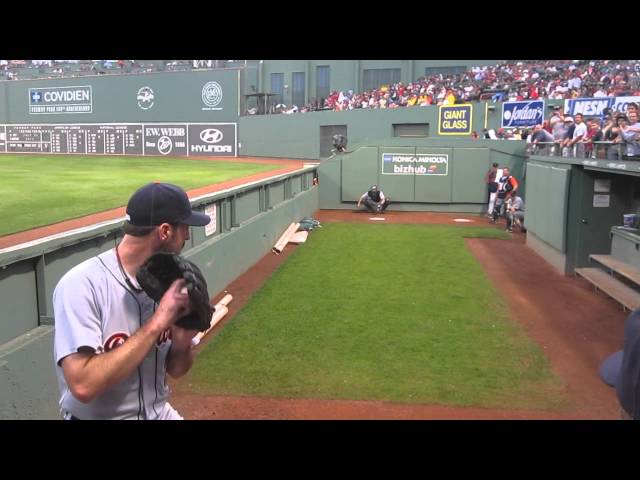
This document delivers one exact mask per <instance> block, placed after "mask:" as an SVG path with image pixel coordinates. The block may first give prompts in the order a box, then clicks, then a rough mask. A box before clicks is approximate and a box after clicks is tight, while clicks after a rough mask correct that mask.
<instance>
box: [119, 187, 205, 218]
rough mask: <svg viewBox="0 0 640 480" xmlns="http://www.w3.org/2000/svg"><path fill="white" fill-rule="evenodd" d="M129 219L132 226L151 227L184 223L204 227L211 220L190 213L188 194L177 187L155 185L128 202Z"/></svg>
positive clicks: (133, 196)
mask: <svg viewBox="0 0 640 480" xmlns="http://www.w3.org/2000/svg"><path fill="white" fill-rule="evenodd" d="M127 216H128V219H127V220H128V221H129V223H130V224H131V225H135V226H136V227H152V226H155V225H160V224H162V223H182V224H184V225H191V226H195V227H204V226H205V225H207V224H208V223H209V222H210V221H211V218H210V217H209V215H205V214H204V213H199V212H194V211H193V210H191V202H190V201H189V197H188V196H187V193H186V192H185V191H184V190H182V189H181V188H180V187H178V186H177V185H172V184H170V183H160V182H153V183H148V184H146V185H145V186H143V187H141V188H139V189H138V190H137V191H136V192H135V193H134V194H133V195H132V196H131V198H130V199H129V203H128V204H127Z"/></svg>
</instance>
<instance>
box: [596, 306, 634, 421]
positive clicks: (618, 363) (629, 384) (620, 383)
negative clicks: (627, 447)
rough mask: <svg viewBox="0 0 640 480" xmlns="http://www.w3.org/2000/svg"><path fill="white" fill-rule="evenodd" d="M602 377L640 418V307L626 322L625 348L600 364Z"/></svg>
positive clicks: (623, 406)
mask: <svg viewBox="0 0 640 480" xmlns="http://www.w3.org/2000/svg"><path fill="white" fill-rule="evenodd" d="M598 373H599V374H600V378H601V379H602V381H603V382H604V383H606V384H607V385H609V386H611V387H614V388H615V389H616V394H617V395H618V401H619V402H620V405H622V408H624V409H625V410H626V412H627V413H628V414H629V415H631V417H633V418H635V419H638V418H640V395H638V392H639V391H640V390H639V388H640V308H639V309H637V310H634V311H633V312H631V314H630V315H629V316H628V317H627V319H626V320H625V323H624V343H623V349H622V350H620V351H618V352H616V353H614V354H612V355H610V356H609V357H607V359H606V360H605V361H604V362H603V363H602V365H600V369H599V371H598Z"/></svg>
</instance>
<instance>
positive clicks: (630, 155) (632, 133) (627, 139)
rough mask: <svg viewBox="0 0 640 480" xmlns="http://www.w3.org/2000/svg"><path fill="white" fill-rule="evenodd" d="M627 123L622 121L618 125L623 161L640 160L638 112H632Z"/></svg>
mask: <svg viewBox="0 0 640 480" xmlns="http://www.w3.org/2000/svg"><path fill="white" fill-rule="evenodd" d="M628 119H629V121H628V123H627V122H626V121H623V122H622V123H621V125H620V137H621V139H622V142H623V144H624V145H623V148H624V150H623V157H622V158H623V159H625V160H640V123H638V112H637V110H636V111H632V112H630V113H629V115H628Z"/></svg>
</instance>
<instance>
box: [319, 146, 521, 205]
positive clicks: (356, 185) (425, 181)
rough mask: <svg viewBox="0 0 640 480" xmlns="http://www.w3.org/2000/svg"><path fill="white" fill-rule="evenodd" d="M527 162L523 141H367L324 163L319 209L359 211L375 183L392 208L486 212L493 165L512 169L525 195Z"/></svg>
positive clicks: (320, 177)
mask: <svg viewBox="0 0 640 480" xmlns="http://www.w3.org/2000/svg"><path fill="white" fill-rule="evenodd" d="M525 158H526V157H525V156H524V146H523V145H522V142H495V141H490V140H486V141H484V140H478V141H473V140H468V139H467V140H457V141H453V140H447V139H412V140H409V139H397V138H394V139H384V140H366V141H364V142H361V143H360V144H358V145H357V146H354V150H353V151H351V152H349V153H343V154H338V155H334V156H332V157H330V158H329V159H327V160H325V161H323V162H322V163H321V164H320V166H319V167H318V179H319V181H320V185H321V188H320V208H324V209H354V208H355V204H356V203H357V201H358V198H359V197H360V196H361V195H362V194H363V193H364V192H365V191H367V189H368V188H369V186H370V185H373V184H376V185H379V186H380V188H381V189H382V190H383V191H384V193H385V195H387V196H388V197H390V199H391V201H392V205H391V207H389V209H390V210H401V211H402V210H404V211H440V212H468V213H480V212H483V211H485V210H486V208H487V198H488V196H487V188H486V185H485V184H484V175H485V173H486V172H487V170H488V169H489V167H490V166H491V164H492V163H494V162H498V163H499V164H500V166H501V167H502V166H508V167H510V168H511V171H512V174H513V175H515V176H516V178H518V179H519V180H520V181H521V182H522V187H521V192H522V196H523V197H526V189H525V185H524V184H525V181H524V180H525V176H526V172H525V169H524V165H525Z"/></svg>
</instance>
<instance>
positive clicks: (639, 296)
mask: <svg viewBox="0 0 640 480" xmlns="http://www.w3.org/2000/svg"><path fill="white" fill-rule="evenodd" d="M575 272H576V275H580V276H581V277H583V278H584V279H585V280H587V281H588V282H590V283H592V284H593V285H594V286H595V287H596V288H598V289H599V290H602V291H603V292H604V293H606V294H607V295H609V296H610V297H611V298H613V299H614V300H616V301H618V302H619V303H621V304H622V305H624V306H625V307H626V308H628V309H629V310H635V309H636V308H640V293H639V292H637V291H635V290H634V289H632V288H630V287H628V286H626V285H625V284H624V283H622V282H621V281H620V280H616V279H615V278H614V277H613V276H611V275H609V274H608V273H606V272H605V271H603V270H601V269H599V268H576V269H575Z"/></svg>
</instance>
